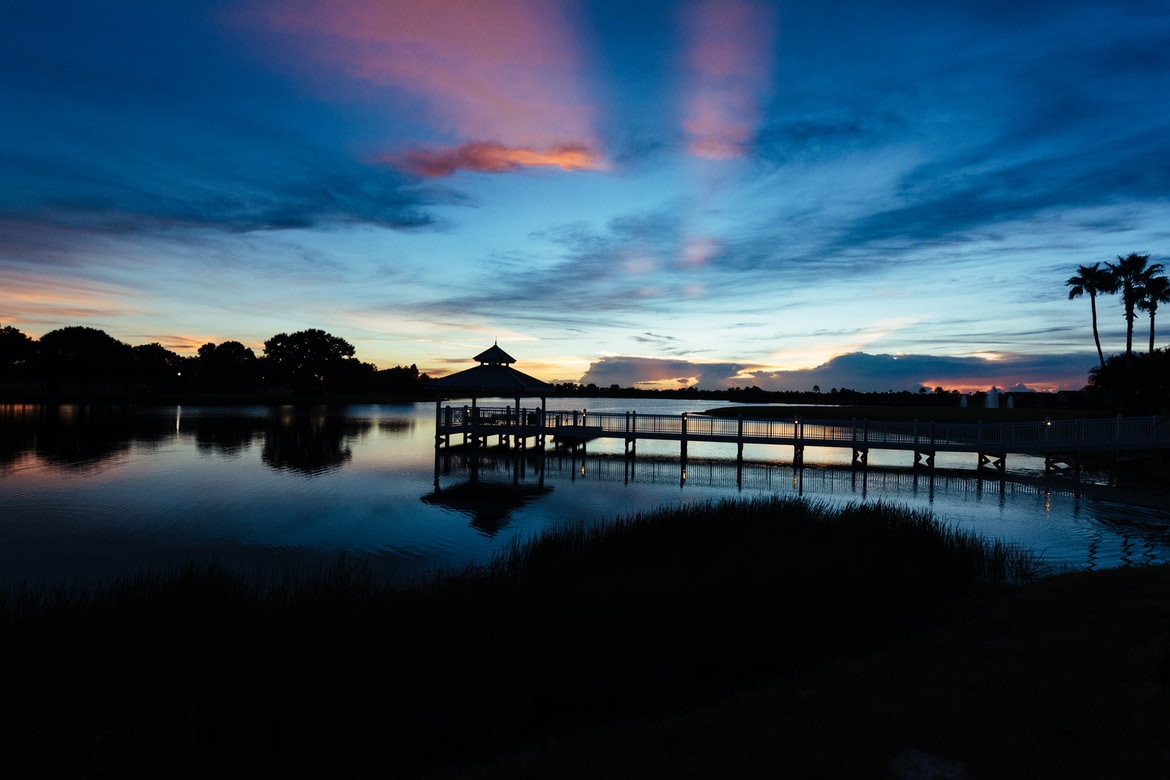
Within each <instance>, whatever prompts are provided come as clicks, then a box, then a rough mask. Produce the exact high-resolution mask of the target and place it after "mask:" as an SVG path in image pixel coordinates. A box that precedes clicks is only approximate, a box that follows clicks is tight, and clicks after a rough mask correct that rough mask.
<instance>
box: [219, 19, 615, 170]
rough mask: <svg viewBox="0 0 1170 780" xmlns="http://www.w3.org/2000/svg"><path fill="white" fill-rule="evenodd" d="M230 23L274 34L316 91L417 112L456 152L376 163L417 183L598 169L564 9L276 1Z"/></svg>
mask: <svg viewBox="0 0 1170 780" xmlns="http://www.w3.org/2000/svg"><path fill="white" fill-rule="evenodd" d="M235 18H236V19H237V21H238V22H240V23H242V24H247V25H251V26H258V27H262V28H266V29H267V30H270V31H272V32H275V33H276V34H277V36H278V41H279V44H280V46H281V47H282V49H283V51H284V53H283V55H282V58H283V60H284V64H285V66H286V67H290V68H293V69H296V70H297V71H299V72H301V73H303V74H304V76H305V78H306V79H308V80H310V81H311V82H315V83H317V84H318V89H320V90H323V91H326V92H328V93H329V94H331V95H333V94H335V93H336V92H338V91H339V92H340V93H341V94H342V95H345V94H350V95H355V94H356V95H357V96H359V99H361V100H364V101H367V102H370V103H371V104H375V103H379V102H381V103H385V102H390V103H392V104H394V105H395V106H398V107H403V106H412V107H414V108H416V109H417V110H418V116H419V117H421V118H422V120H423V121H424V122H425V123H426V124H427V125H429V126H430V128H431V129H432V130H434V131H437V132H438V133H439V134H441V135H445V136H447V137H449V138H452V139H454V140H455V141H456V143H454V144H452V145H450V146H448V147H446V148H444V147H439V148H437V149H436V148H435V147H434V146H433V145H431V144H428V145H427V147H425V148H407V149H405V150H396V151H393V152H383V153H381V154H380V155H379V157H380V159H383V160H401V161H402V162H403V163H404V167H405V168H406V169H407V170H410V171H412V172H415V173H417V174H419V175H423V176H443V175H450V174H451V173H453V172H454V171H456V170H460V169H462V170H470V171H486V172H491V173H502V172H509V171H515V170H519V169H521V168H524V167H528V166H550V165H551V166H555V167H557V168H559V169H561V170H565V171H576V170H584V169H598V168H600V167H602V162H601V161H600V153H599V152H598V151H597V150H598V149H599V148H600V144H599V142H598V140H597V137H596V132H595V129H594V126H595V109H594V107H593V105H592V103H591V101H590V99H589V90H588V87H587V83H588V79H587V77H586V76H585V62H584V59H583V55H582V52H581V47H580V45H579V44H578V41H577V36H576V34H575V31H574V28H573V20H572V18H571V14H570V6H569V5H568V4H567V3H561V2H541V3H532V2H526V0H494V1H493V2H490V3H467V2H460V0H433V1H431V2H425V3H420V2H415V1H414V0H388V1H387V0H378V1H376V2H375V0H337V1H336V2H321V1H319V0H297V1H296V2H285V1H284V0H282V2H279V3H261V4H258V5H255V6H253V7H252V8H251V9H250V10H249V11H247V12H245V13H241V14H239V15H237V16H236V17H235Z"/></svg>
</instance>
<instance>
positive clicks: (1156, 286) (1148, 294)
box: [1138, 264, 1170, 353]
mask: <svg viewBox="0 0 1170 780" xmlns="http://www.w3.org/2000/svg"><path fill="white" fill-rule="evenodd" d="M1159 267H1160V264H1159ZM1159 303H1170V278H1167V277H1166V276H1164V275H1162V274H1161V273H1159V274H1158V275H1156V276H1151V277H1150V278H1149V279H1147V280H1146V284H1145V296H1144V297H1143V298H1142V299H1141V300H1140V301H1138V308H1139V309H1141V310H1143V311H1148V312H1149V313H1150V352H1151V353H1152V352H1153V351H1154V317H1156V316H1157V314H1158V304H1159Z"/></svg>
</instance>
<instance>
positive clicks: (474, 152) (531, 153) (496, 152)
mask: <svg viewBox="0 0 1170 780" xmlns="http://www.w3.org/2000/svg"><path fill="white" fill-rule="evenodd" d="M383 161H384V162H390V163H392V164H396V165H399V166H401V167H402V168H405V169H406V170H408V171H410V172H411V173H414V174H415V175H418V176H425V177H428V178H432V177H438V176H450V175H451V174H453V173H455V172H456V171H458V170H467V171H479V172H481V173H506V172H511V171H517V170H519V169H521V168H525V167H550V168H559V169H561V170H562V171H582V170H599V169H603V168H605V164H604V162H603V161H602V160H601V159H600V158H599V157H598V156H597V155H596V154H594V153H593V152H592V151H590V150H589V149H587V148H585V147H584V146H574V145H565V146H560V147H555V148H551V149H532V148H528V147H522V146H503V145H502V144H493V143H470V144H464V145H462V146H458V147H454V148H449V149H439V150H421V149H418V150H413V151H410V152H407V153H405V154H403V155H398V156H394V157H388V158H383Z"/></svg>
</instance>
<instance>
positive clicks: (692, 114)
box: [682, 0, 774, 160]
mask: <svg viewBox="0 0 1170 780" xmlns="http://www.w3.org/2000/svg"><path fill="white" fill-rule="evenodd" d="M773 25H774V21H773V9H772V8H771V7H769V6H768V5H765V4H763V3H751V2H744V0H730V1H724V0H719V1H716V0H705V1H704V2H699V3H695V4H694V5H692V6H690V7H688V8H687V9H686V10H685V12H684V18H683V30H684V34H685V35H686V37H687V44H686V66H687V67H686V70H687V73H688V75H689V80H688V81H687V83H686V84H685V85H684V87H683V90H684V91H683V103H684V106H683V121H682V126H683V131H684V133H685V136H686V139H687V149H688V151H689V152H690V153H691V154H692V155H694V156H695V157H701V158H705V159H708V160H726V159H729V158H733V157H741V156H743V155H745V154H747V153H748V152H749V151H750V149H751V145H752V141H753V139H754V137H755V133H756V129H757V127H758V126H759V124H760V120H761V114H762V106H761V101H762V99H763V97H764V94H765V93H766V92H767V90H768V88H769V86H770V80H771V68H772V56H771V52H772V48H773Z"/></svg>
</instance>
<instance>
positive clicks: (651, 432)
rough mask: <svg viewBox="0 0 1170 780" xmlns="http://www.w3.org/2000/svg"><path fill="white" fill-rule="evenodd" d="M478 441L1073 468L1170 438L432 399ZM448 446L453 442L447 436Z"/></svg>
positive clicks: (1106, 424)
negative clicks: (454, 403) (829, 453)
mask: <svg viewBox="0 0 1170 780" xmlns="http://www.w3.org/2000/svg"><path fill="white" fill-rule="evenodd" d="M454 437H460V438H461V443H462V445H463V446H468V447H479V446H488V444H489V443H490V439H491V437H497V439H498V444H500V445H502V446H513V447H521V448H522V447H526V446H528V440H529V439H533V440H534V441H535V444H536V446H540V447H543V446H545V442H546V440H548V439H550V438H551V441H552V443H553V445H554V446H557V447H561V446H569V447H584V446H586V444H587V442H589V441H592V440H594V439H598V438H616V439H623V440H624V442H625V451H626V454H627V455H629V456H633V455H635V454H636V448H637V442H638V441H639V440H642V439H646V440H660V441H677V442H679V446H680V450H679V455H680V458H682V459H683V460H684V461H685V460H686V457H687V444H688V443H689V442H723V443H728V444H735V445H737V451H738V452H737V458H738V459H739V460H742V458H743V446H744V445H745V444H765V445H779V446H785V447H792V448H793V463H794V465H798V466H799V465H803V462H804V450H805V448H806V447H842V448H844V447H848V448H850V449H851V450H852V452H853V460H852V463H853V465H854V466H858V467H860V466H865V465H866V464H867V461H868V455H869V451H870V450H901V451H905V452H907V453H912V454H913V457H914V461H913V465H914V467H915V468H929V469H933V467H934V458H935V455H936V454H937V453H939V452H958V453H972V454H974V455H975V456H976V469H977V470H980V471H982V470H992V471H994V472H997V473H999V474H1002V473H1003V472H1004V470H1005V468H1006V460H1007V455H1008V454H1009V453H1014V454H1027V455H1038V456H1042V457H1044V459H1045V466H1046V470H1050V471H1057V472H1061V473H1071V474H1073V475H1077V474H1079V472H1080V459H1081V456H1082V455H1083V454H1086V453H1117V454H1120V453H1122V452H1126V451H1138V450H1140V451H1150V450H1162V449H1168V448H1170V418H1165V417H1158V416H1154V417H1115V418H1101V419H1077V420H1041V421H1035V422H1005V423H983V422H977V423H936V422H922V421H913V422H883V421H876V420H856V419H854V420H813V419H801V418H793V419H771V418H749V417H715V416H711V415H705V414H695V413H684V414H681V415H662V414H639V413H637V412H632V411H631V412H624V413H620V412H619V413H612V412H588V411H585V410H582V411H575V410H574V411H561V410H556V411H546V410H542V409H522V408H519V406H517V407H499V408H496V407H475V406H472V407H451V406H447V407H442V408H439V409H437V419H436V421H435V444H436V447H450V446H452V445H453V444H455V442H454V441H453V439H454ZM456 446H458V445H456Z"/></svg>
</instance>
